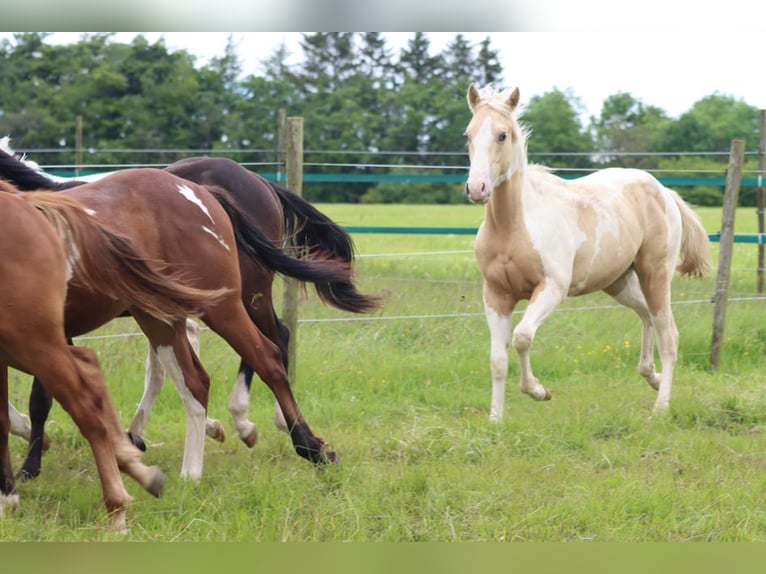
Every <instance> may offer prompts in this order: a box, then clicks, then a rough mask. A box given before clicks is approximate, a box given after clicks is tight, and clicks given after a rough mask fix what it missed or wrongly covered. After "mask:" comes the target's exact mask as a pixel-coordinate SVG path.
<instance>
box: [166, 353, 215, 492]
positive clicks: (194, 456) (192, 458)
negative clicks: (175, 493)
mask: <svg viewBox="0 0 766 574" xmlns="http://www.w3.org/2000/svg"><path fill="white" fill-rule="evenodd" d="M157 355H158V356H159V358H160V361H162V364H163V366H164V367H165V371H166V372H167V373H168V375H170V378H171V379H173V382H174V383H175V385H176V389H177V390H178V394H179V395H181V401H183V404H184V408H185V409H186V445H185V446H184V458H183V464H182V466H181V477H182V478H187V479H191V480H199V479H200V477H201V476H202V461H203V458H204V451H205V421H206V418H207V417H206V412H205V407H203V406H202V405H201V404H200V403H199V401H197V399H195V398H194V396H193V395H192V394H191V391H189V389H188V388H187V387H186V384H185V382H184V375H183V372H182V371H181V367H180V365H179V364H178V360H177V359H176V356H175V353H174V352H173V348H172V347H170V346H161V347H158V348H157Z"/></svg>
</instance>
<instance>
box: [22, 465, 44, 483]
mask: <svg viewBox="0 0 766 574" xmlns="http://www.w3.org/2000/svg"><path fill="white" fill-rule="evenodd" d="M38 476H40V469H39V468H38V469H37V470H34V469H27V468H22V469H21V470H19V472H17V473H16V480H18V481H19V482H24V481H26V480H32V479H33V478H37V477H38Z"/></svg>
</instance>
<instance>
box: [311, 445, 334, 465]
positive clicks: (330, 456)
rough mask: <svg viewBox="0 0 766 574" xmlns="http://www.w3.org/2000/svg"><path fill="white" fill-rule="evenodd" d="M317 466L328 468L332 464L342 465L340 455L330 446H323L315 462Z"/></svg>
mask: <svg viewBox="0 0 766 574" xmlns="http://www.w3.org/2000/svg"><path fill="white" fill-rule="evenodd" d="M314 464H316V465H317V466H327V465H330V464H340V455H339V454H338V453H337V452H335V451H334V450H330V447H329V446H328V445H326V444H325V445H322V450H321V451H320V452H319V458H318V459H317V460H316V461H315V463H314Z"/></svg>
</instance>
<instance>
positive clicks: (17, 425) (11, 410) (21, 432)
mask: <svg viewBox="0 0 766 574" xmlns="http://www.w3.org/2000/svg"><path fill="white" fill-rule="evenodd" d="M8 414H9V415H10V416H11V434H15V435H16V436H20V437H22V438H25V439H27V440H29V434H30V433H31V432H32V423H31V422H30V421H29V417H28V416H27V415H23V414H21V413H20V412H19V411H17V410H16V407H14V406H13V405H12V404H11V403H8Z"/></svg>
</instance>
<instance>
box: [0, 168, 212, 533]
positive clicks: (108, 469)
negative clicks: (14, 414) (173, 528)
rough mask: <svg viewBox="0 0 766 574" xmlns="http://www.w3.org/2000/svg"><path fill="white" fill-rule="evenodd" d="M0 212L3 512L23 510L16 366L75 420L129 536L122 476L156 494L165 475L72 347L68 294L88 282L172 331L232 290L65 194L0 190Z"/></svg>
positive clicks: (89, 358)
mask: <svg viewBox="0 0 766 574" xmlns="http://www.w3.org/2000/svg"><path fill="white" fill-rule="evenodd" d="M9 192H10V193H9ZM0 213H2V215H3V222H2V225H0V301H2V304H0V461H2V463H1V464H0V511H2V509H3V507H4V506H16V505H17V504H18V493H17V491H16V488H15V483H14V476H13V472H12V469H11V463H10V454H9V450H8V431H9V426H10V421H9V406H8V367H9V366H10V367H13V368H15V369H19V370H22V371H25V372H28V373H31V374H33V375H34V376H35V377H38V378H39V380H40V381H41V382H42V384H43V385H44V386H45V388H46V390H47V391H48V392H50V393H51V394H52V395H53V396H54V397H55V398H56V400H57V401H59V402H60V403H61V405H62V406H63V407H64V409H65V410H66V411H67V412H68V413H69V414H70V415H71V417H72V418H73V419H74V421H75V423H76V424H77V426H78V427H79V429H80V431H81V432H82V434H83V436H84V437H85V438H86V439H87V440H88V442H89V443H90V445H91V448H92V451H93V455H94V457H95V462H96V467H97V469H98V474H99V478H100V479H101V485H102V490H103V500H104V503H105V505H106V509H107V511H108V513H109V517H108V526H109V528H110V529H111V530H116V531H124V530H125V529H126V516H125V507H126V505H127V504H128V503H129V502H130V501H131V497H130V495H129V494H128V492H127V491H126V490H125V486H124V484H123V482H122V478H121V477H120V470H122V471H124V472H125V473H127V474H128V475H129V476H131V477H132V478H134V479H135V480H137V481H138V482H139V484H141V486H143V488H145V489H146V490H147V491H148V492H150V493H152V494H154V495H155V496H159V494H160V491H161V489H162V484H163V477H162V473H161V472H160V470H159V469H158V468H156V467H148V466H146V465H145V464H143V463H142V462H141V456H142V455H141V451H140V450H138V449H137V448H136V447H135V446H134V445H133V444H132V443H131V442H130V441H129V440H128V437H127V435H126V434H125V433H124V432H123V431H122V428H121V425H120V421H119V419H118V418H117V412H116V411H115V409H114V407H113V405H112V403H111V402H110V399H109V397H108V394H107V392H106V387H105V385H104V382H103V378H102V374H101V371H100V369H99V367H98V361H97V359H96V356H95V354H94V353H93V352H92V351H90V350H88V349H85V348H82V347H75V346H69V345H68V344H67V341H66V337H65V334H64V305H65V299H66V296H67V291H68V288H76V289H82V288H83V286H84V285H83V283H80V284H79V286H77V287H75V282H77V281H85V285H87V289H88V290H91V292H99V293H102V294H103V295H102V297H104V298H106V299H109V300H119V301H122V302H123V305H124V306H125V308H127V309H130V310H131V312H134V313H136V314H143V315H146V316H152V317H154V318H156V320H157V321H160V322H167V323H168V324H172V323H173V322H176V321H178V320H179V318H180V320H183V318H184V317H185V316H187V315H189V314H190V313H196V312H197V311H198V310H199V309H200V308H202V307H205V306H208V305H211V304H215V303H216V301H217V300H218V299H219V298H220V297H221V296H222V295H224V294H225V291H223V290H218V291H210V292H209V291H202V290H198V289H192V288H187V287H184V286H183V285H181V284H180V283H176V282H174V279H177V277H173V276H168V274H167V272H166V271H165V272H163V273H162V274H161V273H160V272H159V271H158V270H157V269H155V264H154V263H153V262H149V261H147V260H145V259H144V256H143V254H141V253H140V252H139V251H137V250H136V249H135V248H134V247H133V246H132V244H131V243H129V242H128V241H126V240H125V239H124V237H123V236H121V235H117V234H115V233H114V232H112V231H110V230H109V228H108V227H107V226H104V225H103V224H102V223H100V222H99V220H98V219H97V218H95V217H93V216H92V215H91V214H90V213H89V212H88V210H87V209H86V208H85V207H84V206H83V205H81V204H80V203H78V202H77V201H75V200H74V199H72V198H70V197H68V196H66V195H63V194H59V193H56V194H40V193H31V194H17V193H15V190H14V189H13V188H12V187H11V186H9V185H7V184H5V183H3V182H0ZM73 277H74V279H73Z"/></svg>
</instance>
